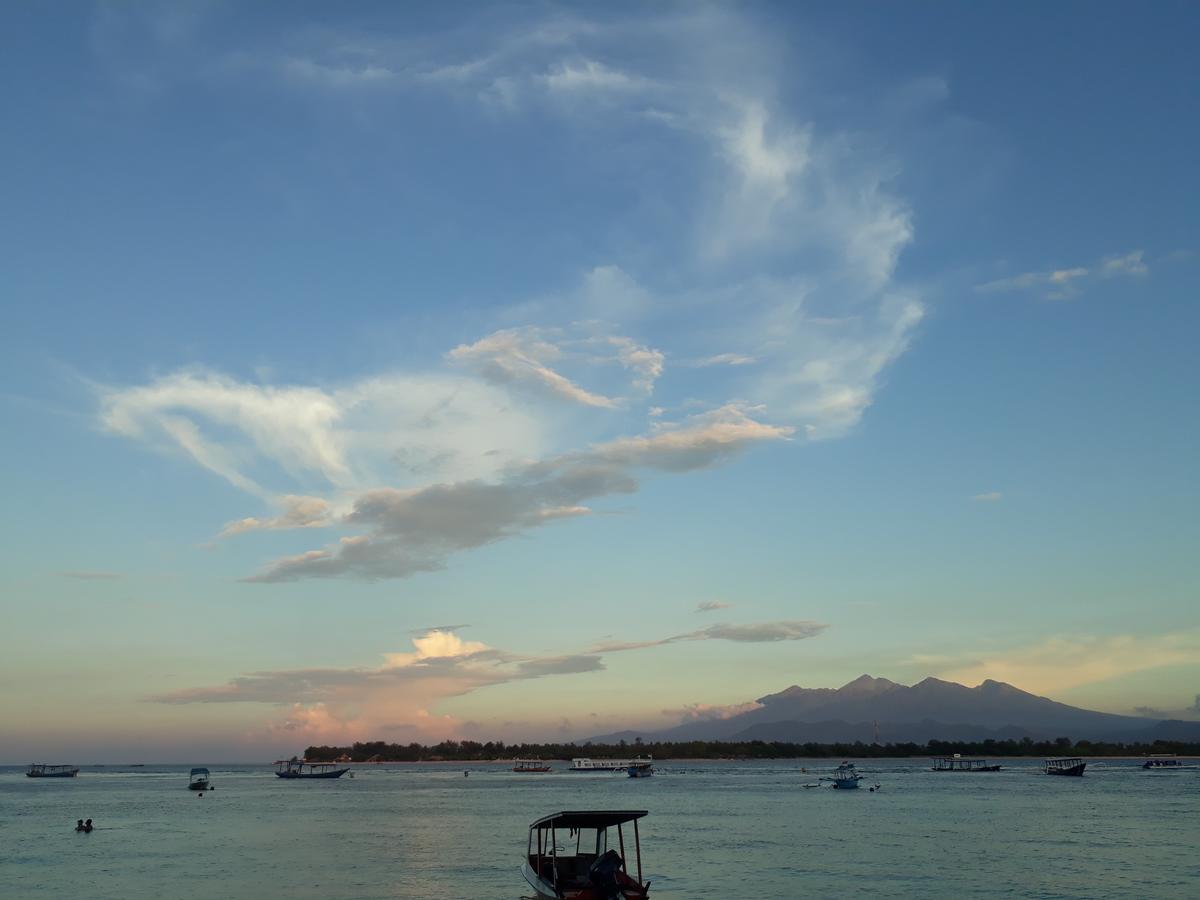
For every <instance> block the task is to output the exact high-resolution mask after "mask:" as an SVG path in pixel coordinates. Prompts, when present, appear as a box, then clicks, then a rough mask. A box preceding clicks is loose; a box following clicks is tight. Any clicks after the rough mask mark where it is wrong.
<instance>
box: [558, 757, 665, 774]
mask: <svg viewBox="0 0 1200 900" xmlns="http://www.w3.org/2000/svg"><path fill="white" fill-rule="evenodd" d="M653 762H654V757H652V756H647V757H644V758H643V757H641V756H639V757H637V758H636V759H592V758H591V757H588V756H580V757H576V758H575V759H573V760H571V768H569V769H567V771H568V772H585V773H587V772H591V773H594V772H616V771H619V770H621V769H626V770H628V769H629V767H630V766H640V765H647V766H648V765H650V764H651V763H653Z"/></svg>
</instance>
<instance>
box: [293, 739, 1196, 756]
mask: <svg viewBox="0 0 1200 900" xmlns="http://www.w3.org/2000/svg"><path fill="white" fill-rule="evenodd" d="M955 753H960V754H962V755H963V756H986V757H1005V756H1088V757H1096V756H1145V755H1148V754H1155V753H1174V754H1178V755H1180V756H1198V755H1200V743H1190V742H1183V741H1155V742H1154V743H1152V744H1148V743H1129V744H1124V743H1113V742H1108V741H1086V740H1081V741H1072V740H1071V739H1070V738H1067V737H1060V738H1056V739H1055V740H1052V741H1035V740H1032V739H1031V738H1022V739H1021V740H1019V741H1016V740H1004V741H997V740H992V739H988V740H985V741H929V742H928V743H925V744H916V743H904V744H864V743H862V742H861V741H856V742H854V743H839V744H812V743H805V744H798V743H789V742H786V741H645V742H643V741H642V739H641V738H638V739H636V740H634V741H632V742H627V741H620V742H618V743H616V744H592V743H587V744H575V743H567V744H526V743H521V744H506V743H504V742H503V741H487V742H486V743H480V742H479V741H442V742H441V743H439V744H432V745H426V744H416V743H413V744H389V743H387V742H386V741H366V742H359V743H355V744H352V745H351V746H348V747H329V746H321V747H309V748H308V749H307V750H305V751H304V758H305V759H307V760H310V761H313V762H318V761H321V762H332V761H334V760H337V759H344V758H347V757H348V758H349V759H351V760H353V761H354V762H434V761H439V760H447V761H449V760H457V761H460V762H480V761H486V760H498V759H513V758H521V759H530V758H531V759H572V758H574V757H578V756H588V757H592V758H593V759H613V758H625V757H628V756H630V755H646V756H653V757H654V758H655V759H803V758H807V759H821V758H833V757H847V758H849V757H858V758H867V759H870V758H893V759H894V758H902V757H912V756H917V757H921V756H952V755H953V754H955Z"/></svg>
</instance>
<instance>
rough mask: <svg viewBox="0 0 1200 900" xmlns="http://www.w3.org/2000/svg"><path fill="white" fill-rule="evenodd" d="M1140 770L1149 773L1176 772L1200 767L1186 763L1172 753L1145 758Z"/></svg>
mask: <svg viewBox="0 0 1200 900" xmlns="http://www.w3.org/2000/svg"><path fill="white" fill-rule="evenodd" d="M1142 768H1143V769H1147V770H1149V771H1151V772H1178V771H1179V770H1180V769H1200V766H1197V765H1195V764H1193V763H1186V762H1184V761H1183V760H1182V759H1180V758H1179V757H1177V756H1176V755H1175V754H1174V753H1157V754H1155V755H1153V756H1148V757H1146V761H1145V762H1144V763H1142Z"/></svg>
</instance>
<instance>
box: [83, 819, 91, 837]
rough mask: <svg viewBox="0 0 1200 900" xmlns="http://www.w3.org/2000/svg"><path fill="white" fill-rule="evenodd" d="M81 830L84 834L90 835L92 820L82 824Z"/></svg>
mask: <svg viewBox="0 0 1200 900" xmlns="http://www.w3.org/2000/svg"><path fill="white" fill-rule="evenodd" d="M83 830H84V832H85V833H86V834H91V833H92V820H91V819H88V820H87V821H86V822H84V823H83Z"/></svg>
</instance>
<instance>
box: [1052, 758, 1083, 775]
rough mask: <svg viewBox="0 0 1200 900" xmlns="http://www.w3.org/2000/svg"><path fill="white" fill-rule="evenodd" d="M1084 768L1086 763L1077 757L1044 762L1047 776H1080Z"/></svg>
mask: <svg viewBox="0 0 1200 900" xmlns="http://www.w3.org/2000/svg"><path fill="white" fill-rule="evenodd" d="M1086 768H1087V763H1085V762H1084V761H1083V760H1082V759H1080V758H1079V757H1078V756H1060V757H1057V758H1055V759H1048V760H1046V774H1047V775H1082V774H1083V770H1084V769H1086Z"/></svg>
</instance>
